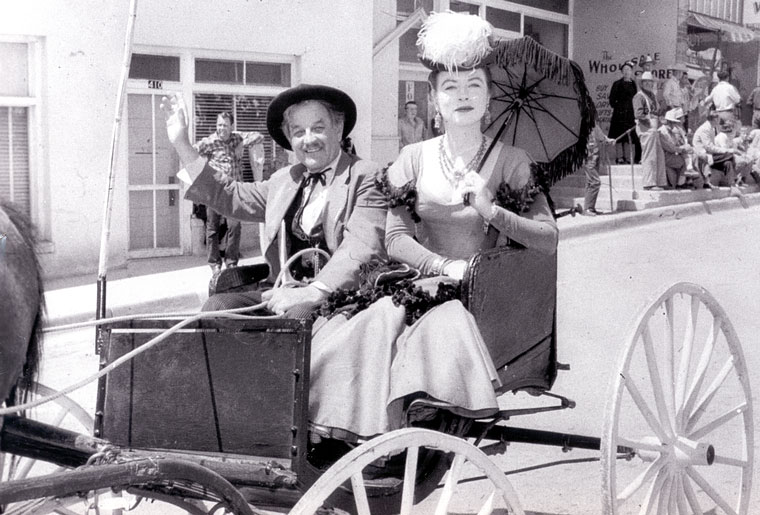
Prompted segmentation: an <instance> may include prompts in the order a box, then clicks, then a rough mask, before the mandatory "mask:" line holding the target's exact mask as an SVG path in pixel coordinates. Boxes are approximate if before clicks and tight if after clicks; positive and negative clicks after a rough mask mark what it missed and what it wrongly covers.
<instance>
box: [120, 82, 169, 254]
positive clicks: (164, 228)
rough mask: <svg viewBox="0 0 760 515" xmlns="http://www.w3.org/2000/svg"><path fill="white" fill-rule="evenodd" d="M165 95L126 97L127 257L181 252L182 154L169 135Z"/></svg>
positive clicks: (140, 94) (138, 94) (130, 95)
mask: <svg viewBox="0 0 760 515" xmlns="http://www.w3.org/2000/svg"><path fill="white" fill-rule="evenodd" d="M160 101H161V94H160V93H159V94H156V93H131V94H129V95H128V96H127V103H128V107H127V124H128V141H129V143H128V152H129V159H128V168H129V172H128V195H129V199H128V205H129V256H130V257H153V256H168V255H176V254H181V252H182V249H181V245H180V224H179V220H180V198H179V184H178V183H177V179H176V177H175V175H176V173H177V172H178V171H179V168H180V166H179V157H178V156H177V153H176V152H175V151H174V148H173V147H172V145H171V143H169V138H168V137H167V136H166V130H165V127H166V123H165V122H164V117H163V113H161V110H160V109H159V107H158V106H159V103H160Z"/></svg>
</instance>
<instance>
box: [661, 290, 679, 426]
mask: <svg viewBox="0 0 760 515" xmlns="http://www.w3.org/2000/svg"><path fill="white" fill-rule="evenodd" d="M664 305H665V322H666V324H665V363H664V366H663V381H664V382H663V386H664V387H665V389H666V392H665V393H666V395H667V401H668V403H669V404H670V405H671V406H673V407H674V408H673V412H675V406H676V399H675V395H676V392H675V386H674V384H673V383H674V374H675V357H674V354H675V313H674V311H673V297H668V298H667V299H665V302H664Z"/></svg>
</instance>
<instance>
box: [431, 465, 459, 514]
mask: <svg viewBox="0 0 760 515" xmlns="http://www.w3.org/2000/svg"><path fill="white" fill-rule="evenodd" d="M465 459H466V458H465V457H464V456H463V455H461V454H459V455H457V457H456V458H454V462H453V463H452V464H451V469H450V470H449V474H448V476H447V477H446V483H445V484H444V485H443V492H441V498H440V499H439V500H438V505H437V506H436V508H435V515H446V514H447V513H448V511H449V503H450V502H451V498H452V496H453V495H454V488H456V485H457V483H458V482H459V477H460V474H461V473H462V466H463V465H464V462H465Z"/></svg>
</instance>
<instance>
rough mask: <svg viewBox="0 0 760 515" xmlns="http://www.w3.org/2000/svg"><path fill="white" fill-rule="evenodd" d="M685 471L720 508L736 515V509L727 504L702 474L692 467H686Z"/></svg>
mask: <svg viewBox="0 0 760 515" xmlns="http://www.w3.org/2000/svg"><path fill="white" fill-rule="evenodd" d="M686 473H687V474H688V475H689V477H690V478H691V479H692V480H693V481H694V482H695V483H696V484H697V485H699V487H700V488H701V489H702V490H704V492H705V493H706V494H707V495H708V497H710V499H712V500H713V501H714V502H715V504H717V505H718V506H719V507H720V509H722V510H723V511H725V512H726V513H728V514H729V515H736V511H734V509H733V508H732V507H731V506H729V504H728V503H727V502H726V501H725V500H724V499H723V497H721V496H720V494H719V493H718V492H717V491H716V490H715V489H714V488H713V487H712V486H710V484H709V483H708V482H707V481H706V480H705V478H704V477H702V475H701V474H700V473H699V472H697V471H696V470H695V469H694V467H686Z"/></svg>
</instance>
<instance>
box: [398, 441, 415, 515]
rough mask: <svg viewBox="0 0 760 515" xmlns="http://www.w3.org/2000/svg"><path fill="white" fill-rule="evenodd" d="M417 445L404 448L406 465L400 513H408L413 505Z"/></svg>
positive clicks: (401, 514)
mask: <svg viewBox="0 0 760 515" xmlns="http://www.w3.org/2000/svg"><path fill="white" fill-rule="evenodd" d="M419 454H420V448H419V447H409V448H408V449H407V450H406V465H405V467H404V489H403V492H402V494H401V512H400V515H409V513H411V511H412V506H413V505H414V486H415V479H416V477H417V476H416V475H417V461H418V458H419Z"/></svg>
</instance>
